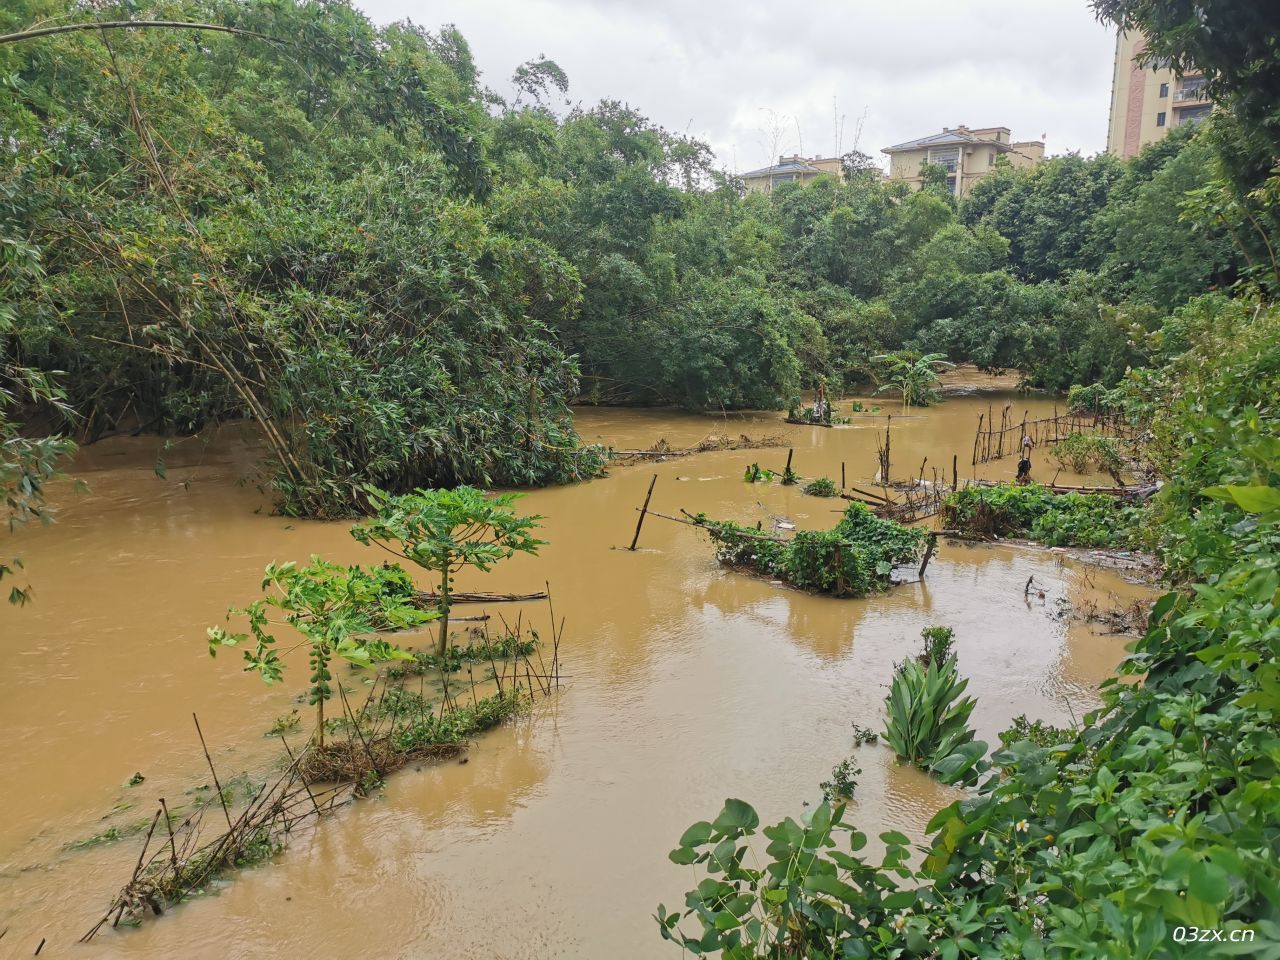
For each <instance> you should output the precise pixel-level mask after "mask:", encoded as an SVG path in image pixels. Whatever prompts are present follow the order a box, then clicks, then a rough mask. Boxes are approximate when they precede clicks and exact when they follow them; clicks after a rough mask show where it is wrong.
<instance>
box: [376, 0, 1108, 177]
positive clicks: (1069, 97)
mask: <svg viewBox="0 0 1280 960" xmlns="http://www.w3.org/2000/svg"><path fill="white" fill-rule="evenodd" d="M355 3H356V4H357V6H359V7H360V8H361V9H363V10H364V12H365V13H366V14H368V15H369V16H370V17H371V18H372V19H373V20H374V21H376V22H378V23H387V22H390V21H393V20H400V19H406V18H408V19H413V20H414V21H415V22H418V23H420V24H422V25H423V26H426V27H428V28H434V27H437V26H439V25H440V24H442V23H455V24H457V26H458V28H459V29H460V30H461V31H462V33H463V35H464V36H466V38H467V40H468V41H469V42H470V44H471V47H472V51H473V53H474V55H475V58H476V63H477V64H478V65H479V67H480V69H481V70H482V71H483V74H484V80H485V82H486V83H488V84H489V85H490V86H492V87H494V88H495V89H497V90H499V91H500V92H506V91H507V90H508V89H509V86H508V78H509V77H510V75H511V72H512V70H514V68H515V67H516V65H517V64H519V63H521V62H523V61H525V60H528V59H529V58H531V57H534V56H537V55H538V54H545V55H546V56H547V57H549V58H551V59H553V60H555V61H556V62H557V63H559V64H560V66H561V67H563V68H564V70H565V71H566V72H567V73H568V75H569V81H570V97H571V99H572V100H573V101H574V102H580V103H583V104H584V105H590V104H593V103H595V102H596V101H598V100H601V99H604V98H610V99H616V100H623V101H625V102H627V103H629V104H631V105H632V106H633V107H636V108H638V109H640V110H642V111H643V112H644V113H645V114H646V115H648V116H649V117H650V118H652V119H653V120H654V121H655V122H657V123H659V124H661V125H662V126H664V127H667V128H668V129H672V130H678V131H687V132H689V133H691V134H693V135H695V136H698V137H699V138H701V139H704V140H706V141H707V142H708V143H709V144H710V145H711V146H712V148H713V149H714V150H715V152H716V155H717V157H718V158H719V160H720V162H721V164H722V165H724V166H725V167H728V168H733V169H738V170H746V169H750V168H753V167H759V166H763V165H764V164H766V163H768V162H769V161H770V159H771V158H770V154H771V153H774V152H778V153H793V152H799V153H804V154H806V155H809V156H812V155H814V154H822V155H828V154H830V153H832V152H834V151H835V150H836V149H837V146H838V147H839V149H841V150H848V149H851V148H852V147H854V146H855V145H856V146H857V147H858V148H859V149H861V150H863V151H865V152H867V153H870V154H872V155H875V156H879V155H880V154H879V151H880V148H881V147H884V146H888V145H889V144H893V143H899V142H901V141H904V140H910V139H913V138H915V137H919V136H924V135H926V134H929V133H934V132H937V131H940V130H941V129H942V128H943V127H944V126H956V125H958V124H961V123H964V124H967V125H969V126H971V127H981V126H1007V127H1009V128H1011V129H1012V131H1013V136H1014V138H1015V139H1019V140H1030V139H1038V138H1039V137H1040V135H1041V134H1042V133H1045V134H1047V135H1048V148H1049V152H1050V153H1064V152H1067V151H1069V150H1080V151H1082V152H1084V153H1095V152H1097V151H1099V150H1101V149H1102V148H1103V147H1104V145H1105V141H1106V128H1107V113H1108V109H1109V106H1110V89H1111V72H1112V56H1113V51H1114V34H1113V33H1112V32H1111V31H1110V30H1108V29H1107V28H1105V27H1103V26H1102V25H1100V24H1098V23H1097V22H1096V20H1095V19H1094V17H1093V14H1092V12H1091V11H1090V9H1089V7H1088V5H1087V3H1086V0H900V2H897V3H878V4H863V3H852V2H849V0H810V2H809V3H797V2H794V0H793V2H781V0H772V2H760V0H737V2H733V3H728V2H723V0H704V2H697V3H695V2H691V0H648V2H644V3H638V2H629V0H524V2H519V0H467V2H453V3H449V2H444V3H435V4H432V5H430V6H429V7H424V6H422V5H419V4H417V3H413V2H410V0H355ZM859 127H860V128H861V132H860V135H857V132H858V129H859ZM855 136H856V144H855ZM775 147H776V150H775V149H774V148H775Z"/></svg>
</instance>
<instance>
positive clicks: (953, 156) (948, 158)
mask: <svg viewBox="0 0 1280 960" xmlns="http://www.w3.org/2000/svg"><path fill="white" fill-rule="evenodd" d="M928 162H929V163H935V164H937V165H938V166H940V167H945V168H946V170H947V172H948V173H955V172H956V167H958V166H959V165H960V148H959V147H937V148H935V149H931V150H930V151H929V154H928Z"/></svg>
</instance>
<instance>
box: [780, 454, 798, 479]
mask: <svg viewBox="0 0 1280 960" xmlns="http://www.w3.org/2000/svg"><path fill="white" fill-rule="evenodd" d="M795 452H796V451H795V449H794V448H789V449H788V450H787V465H786V467H785V468H784V469H783V471H782V483H783V485H784V486H785V485H787V484H792V483H795V482H796V478H795V475H794V474H793V473H792V472H791V457H792V455H793V454H794V453H795Z"/></svg>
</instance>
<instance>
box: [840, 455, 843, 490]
mask: <svg viewBox="0 0 1280 960" xmlns="http://www.w3.org/2000/svg"><path fill="white" fill-rule="evenodd" d="M840 489H841V490H843V489H844V461H843V460H841V461H840Z"/></svg>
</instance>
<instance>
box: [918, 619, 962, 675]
mask: <svg viewBox="0 0 1280 960" xmlns="http://www.w3.org/2000/svg"><path fill="white" fill-rule="evenodd" d="M955 637H956V632H955V631H954V630H952V629H951V628H950V627H925V628H924V629H923V630H921V631H920V639H921V640H923V641H924V648H923V649H922V650H921V651H920V653H919V654H917V655H916V660H917V661H918V662H919V663H920V665H921V666H924V667H927V666H929V665H930V664H936V665H938V666H941V665H942V664H943V663H945V662H946V661H947V658H949V657H950V656H951V648H952V647H953V646H954V645H955Z"/></svg>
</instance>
